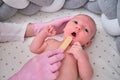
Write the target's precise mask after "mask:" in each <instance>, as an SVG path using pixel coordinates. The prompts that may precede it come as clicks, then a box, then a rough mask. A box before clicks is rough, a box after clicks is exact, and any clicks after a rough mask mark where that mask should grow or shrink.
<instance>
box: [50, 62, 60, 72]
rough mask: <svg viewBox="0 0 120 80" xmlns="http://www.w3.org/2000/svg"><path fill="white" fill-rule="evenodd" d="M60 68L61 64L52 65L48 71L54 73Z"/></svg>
mask: <svg viewBox="0 0 120 80" xmlns="http://www.w3.org/2000/svg"><path fill="white" fill-rule="evenodd" d="M60 66H61V62H56V63H53V64H51V66H50V71H51V72H53V73H54V72H56V71H57V70H58V69H59V68H60Z"/></svg>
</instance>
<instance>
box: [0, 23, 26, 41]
mask: <svg viewBox="0 0 120 80" xmlns="http://www.w3.org/2000/svg"><path fill="white" fill-rule="evenodd" d="M26 27H27V23H25V24H23V23H22V24H17V23H2V22H0V42H7V41H24V35H25V31H26Z"/></svg>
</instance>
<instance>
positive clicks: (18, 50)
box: [0, 9, 120, 80]
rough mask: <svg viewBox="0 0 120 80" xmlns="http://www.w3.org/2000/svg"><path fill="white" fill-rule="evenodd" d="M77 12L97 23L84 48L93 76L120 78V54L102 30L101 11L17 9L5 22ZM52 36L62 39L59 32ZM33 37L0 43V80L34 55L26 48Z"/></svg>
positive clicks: (106, 79) (97, 78) (102, 79)
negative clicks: (24, 11) (26, 13)
mask: <svg viewBox="0 0 120 80" xmlns="http://www.w3.org/2000/svg"><path fill="white" fill-rule="evenodd" d="M79 13H84V14H88V15H89V16H91V17H92V18H93V19H94V20H95V22H96V25H97V33H96V36H95V39H94V41H93V44H92V45H91V46H90V47H89V48H88V49H86V51H87V52H88V55H89V58H90V62H91V65H92V67H93V69H94V76H93V79H92V80H120V55H119V54H118V51H117V49H116V45H115V41H114V38H113V37H111V36H109V35H108V34H107V33H106V32H105V31H104V30H103V28H102V25H101V20H100V15H96V14H93V13H91V12H89V11H87V10H84V9H75V10H65V9H63V10H60V11H58V12H56V13H44V12H39V13H37V14H36V15H33V16H24V15H21V14H19V13H17V14H16V15H15V16H14V17H12V18H10V19H9V20H7V21H6V22H11V23H12V22H16V23H24V22H40V21H49V20H52V19H55V18H58V17H64V16H70V15H72V16H73V15H76V14H79ZM108 27H109V26H108ZM11 30H12V29H11ZM55 38H57V39H61V38H62V37H61V35H60V36H55ZM32 39H33V38H28V39H26V40H25V41H24V42H9V43H0V80H7V79H8V78H9V77H10V76H12V75H13V74H14V73H15V72H17V71H19V70H20V69H21V67H22V66H23V65H24V64H25V63H26V62H27V61H28V60H29V59H30V58H32V57H33V56H35V54H33V53H31V52H30V50H29V45H30V43H31V41H32Z"/></svg>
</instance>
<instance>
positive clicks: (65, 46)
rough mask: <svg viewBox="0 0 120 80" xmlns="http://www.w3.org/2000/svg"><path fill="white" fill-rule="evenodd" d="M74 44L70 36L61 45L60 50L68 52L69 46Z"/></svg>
mask: <svg viewBox="0 0 120 80" xmlns="http://www.w3.org/2000/svg"><path fill="white" fill-rule="evenodd" d="M71 42H72V37H71V36H68V37H67V38H66V39H65V40H64V42H63V43H62V44H61V45H60V47H59V49H62V50H64V51H65V50H66V48H67V47H68V46H69V44H70V43H71Z"/></svg>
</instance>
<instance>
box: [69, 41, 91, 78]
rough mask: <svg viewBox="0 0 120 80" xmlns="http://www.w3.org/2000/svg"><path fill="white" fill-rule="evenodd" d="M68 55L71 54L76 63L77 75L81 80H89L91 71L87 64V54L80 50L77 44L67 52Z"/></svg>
mask: <svg viewBox="0 0 120 80" xmlns="http://www.w3.org/2000/svg"><path fill="white" fill-rule="evenodd" d="M69 53H71V54H73V56H74V58H75V59H76V60H77V62H78V70H79V75H80V77H81V78H82V80H91V78H92V75H93V69H92V67H91V65H90V63H89V59H88V56H87V54H86V53H85V51H84V50H83V49H82V47H81V45H80V44H79V43H78V42H77V43H75V44H74V45H73V46H72V47H71V49H70V50H69Z"/></svg>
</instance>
